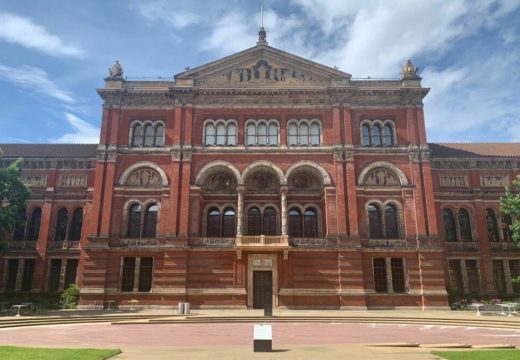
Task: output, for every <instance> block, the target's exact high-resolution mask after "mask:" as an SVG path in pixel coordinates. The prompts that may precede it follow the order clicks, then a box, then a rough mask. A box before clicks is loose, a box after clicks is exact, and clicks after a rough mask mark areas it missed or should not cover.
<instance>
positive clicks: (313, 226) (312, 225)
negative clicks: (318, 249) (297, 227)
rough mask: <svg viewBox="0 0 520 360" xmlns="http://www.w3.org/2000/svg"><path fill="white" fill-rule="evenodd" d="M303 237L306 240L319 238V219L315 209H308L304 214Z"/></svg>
mask: <svg viewBox="0 0 520 360" xmlns="http://www.w3.org/2000/svg"><path fill="white" fill-rule="evenodd" d="M303 236H304V237H306V238H315V237H318V217H317V213H316V210H314V209H313V208H307V209H306V210H305V212H304V213H303Z"/></svg>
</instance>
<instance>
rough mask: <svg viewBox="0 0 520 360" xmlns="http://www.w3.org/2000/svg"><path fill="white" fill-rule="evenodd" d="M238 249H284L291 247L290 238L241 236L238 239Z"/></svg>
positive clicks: (283, 236)
mask: <svg viewBox="0 0 520 360" xmlns="http://www.w3.org/2000/svg"><path fill="white" fill-rule="evenodd" d="M236 246H237V247H255V248H259V247H260V248H261V247H263V248H266V247H275V248H284V247H289V238H288V237H287V236H286V235H282V236H269V235H241V236H237V238H236Z"/></svg>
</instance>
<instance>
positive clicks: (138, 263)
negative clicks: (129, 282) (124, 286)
mask: <svg viewBox="0 0 520 360" xmlns="http://www.w3.org/2000/svg"><path fill="white" fill-rule="evenodd" d="M140 275H141V258H140V257H136V258H135V268H134V291H137V292H138V291H139V276H140Z"/></svg>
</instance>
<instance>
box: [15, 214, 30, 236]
mask: <svg viewBox="0 0 520 360" xmlns="http://www.w3.org/2000/svg"><path fill="white" fill-rule="evenodd" d="M26 224H27V213H26V211H25V209H21V210H20V211H19V213H18V218H17V219H16V223H15V226H14V232H13V241H23V240H24V239H25V225H26Z"/></svg>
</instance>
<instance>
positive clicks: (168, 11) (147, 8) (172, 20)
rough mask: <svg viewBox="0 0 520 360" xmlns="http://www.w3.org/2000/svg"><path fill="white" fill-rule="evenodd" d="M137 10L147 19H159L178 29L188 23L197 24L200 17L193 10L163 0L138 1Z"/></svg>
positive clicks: (186, 25)
mask: <svg viewBox="0 0 520 360" xmlns="http://www.w3.org/2000/svg"><path fill="white" fill-rule="evenodd" d="M135 6H136V8H137V10H138V11H139V12H140V13H141V15H143V16H144V17H145V18H146V19H148V20H149V21H159V22H163V23H164V24H166V25H168V26H170V27H172V28H174V29H177V30H180V29H184V28H186V27H188V26H190V25H193V24H197V23H199V22H200V21H201V17H200V16H199V15H197V14H195V13H193V12H190V11H186V10H182V9H179V8H178V6H176V5H175V3H174V2H167V1H164V0H157V1H149V2H139V3H137V4H136V5H135Z"/></svg>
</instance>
